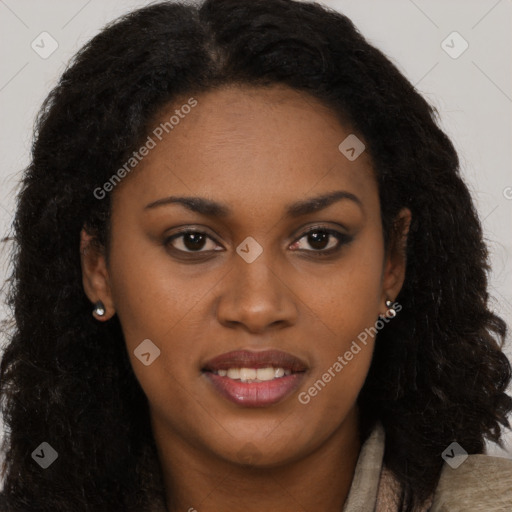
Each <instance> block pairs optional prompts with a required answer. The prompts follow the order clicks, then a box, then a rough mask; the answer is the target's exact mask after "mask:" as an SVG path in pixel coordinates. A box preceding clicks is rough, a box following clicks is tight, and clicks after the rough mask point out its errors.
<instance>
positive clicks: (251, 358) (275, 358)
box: [202, 350, 307, 373]
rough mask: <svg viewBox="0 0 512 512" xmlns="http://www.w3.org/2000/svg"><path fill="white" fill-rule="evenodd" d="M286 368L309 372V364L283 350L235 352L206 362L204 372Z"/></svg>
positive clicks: (293, 370)
mask: <svg viewBox="0 0 512 512" xmlns="http://www.w3.org/2000/svg"><path fill="white" fill-rule="evenodd" d="M268 366H273V367H274V368H284V369H285V370H291V371H292V372H294V373H296V372H303V371H305V370H307V364H306V363H305V362H304V361H302V360H301V359H299V358H298V357H295V356H293V355H292V354H289V353H288V352H283V351H281V350H265V351H261V352H254V351H251V350H234V351H232V352H226V353H225V354H221V355H220V356H217V357H214V358H213V359H210V360H209V361H207V362H206V364H205V365H204V366H203V368H202V369H203V371H209V372H214V371H217V370H229V369H230V368H266V367H268Z"/></svg>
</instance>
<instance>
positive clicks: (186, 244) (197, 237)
mask: <svg viewBox="0 0 512 512" xmlns="http://www.w3.org/2000/svg"><path fill="white" fill-rule="evenodd" d="M208 240H210V241H211V242H214V240H213V238H211V237H210V236H209V235H207V234H206V233H204V232H203V231H196V230H193V229H187V230H185V231H181V232H180V233H177V234H175V235H172V236H170V237H168V238H166V240H165V245H166V246H172V248H173V249H176V250H177V251H181V252H208V251H212V250H219V249H215V247H218V245H217V244H216V243H213V244H211V245H212V246H213V247H210V248H207V249H206V250H205V251H201V249H203V248H204V247H205V245H207V242H208ZM175 241H176V242H177V243H174V242H175Z"/></svg>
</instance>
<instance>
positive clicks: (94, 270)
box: [80, 227, 115, 321]
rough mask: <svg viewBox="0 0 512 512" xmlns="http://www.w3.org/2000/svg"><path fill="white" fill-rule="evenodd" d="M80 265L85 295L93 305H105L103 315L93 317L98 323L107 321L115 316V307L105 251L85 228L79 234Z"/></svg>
mask: <svg viewBox="0 0 512 512" xmlns="http://www.w3.org/2000/svg"><path fill="white" fill-rule="evenodd" d="M80 263H81V266H82V283H83V287H84V291H85V294H86V295H87V297H88V298H89V300H90V301H91V302H92V303H93V304H94V303H96V302H97V301H98V300H101V301H102V302H103V304H104V305H105V314H104V315H103V316H98V315H97V314H96V313H94V312H93V315H94V317H95V318H96V319H97V320H100V321H105V320H109V319H110V318H112V316H114V314H115V307H114V302H113V300H112V293H111V290H110V278H109V273H108V269H107V263H106V258H105V250H104V248H103V247H100V245H99V244H98V243H97V240H96V239H95V237H94V235H92V234H90V233H89V232H88V231H87V230H86V228H85V227H83V228H82V231H81V232H80Z"/></svg>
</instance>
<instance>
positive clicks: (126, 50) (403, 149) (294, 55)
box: [0, 0, 512, 512]
mask: <svg viewBox="0 0 512 512" xmlns="http://www.w3.org/2000/svg"><path fill="white" fill-rule="evenodd" d="M225 84H251V85H253V86H258V87H266V86H270V85H273V84H284V85H287V86H289V87H291V88H293V89H295V90H299V91H305V92H307V93H309V94H310V95H311V96H312V97H314V98H317V99H319V100H321V101H322V102H323V103H324V104H325V105H326V106H328V107H329V108H330V109H331V110H332V111H333V112H334V113H335V114H336V115H337V116H338V117H339V119H340V121H342V122H343V123H349V125H350V126H352V127H353V129H354V130H355V131H357V133H360V134H361V135H362V137H363V138H364V140H365V144H366V147H367V151H368V153H369V155H370V157H371V160H372V163H373V167H374V170H375V174H376V178H377V181H378V186H379V194H380V204H381V214H382V224H383V233H384V237H385V244H386V246H387V247H389V244H390V243H392V241H393V237H394V236H395V235H396V225H395V222H394V219H395V218H396V215H397V213H398V212H399V210H400V209H401V208H403V207H408V208H409V209H410V210H411V212H412V218H413V222H412V226H411V229H410V232H409V237H408V241H407V269H406V279H405V283H404V286H403V288H402V290H401V292H400V294H399V296H398V297H397V301H398V302H399V303H400V304H401V305H402V308H403V311H402V312H401V314H400V315H399V316H398V317H397V318H396V319H395V320H393V322H391V323H390V324H389V325H387V326H386V327H385V328H384V329H383V330H382V331H381V332H379V334H378V337H377V340H376V346H375V352H374V357H373V361H372V364H371V367H370V371H369V374H368V376H367V380H366V382H365V384H364V387H363V389H362V391H361V393H360V395H359V399H358V403H359V408H360V416H361V422H360V425H361V436H362V438H363V439H364V438H366V436H367V435H368V433H369V432H370V431H371V429H372V427H373V426H374V425H375V424H376V422H377V421H380V422H381V423H382V425H383V426H384V429H385V432H386V449H385V456H384V462H385V464H386V465H387V466H388V467H389V468H390V469H391V470H392V472H393V473H394V475H395V476H396V477H397V478H398V480H399V481H400V482H401V484H402V489H403V492H402V504H401V507H402V510H410V509H411V507H412V506H414V505H415V504H418V503H420V502H422V501H424V499H425V498H426V497H427V496H428V494H429V493H430V492H431V491H433V489H435V486H436V484H437V481H438V479H439V474H440V471H441V468H442V463H443V460H442V458H441V453H442V451H443V450H444V449H445V448H446V447H447V446H448V445H449V444H450V443H451V442H452V441H454V440H456V441H457V442H458V443H460V444H461V445H462V446H463V447H464V448H465V449H466V451H467V452H469V453H482V452H483V451H484V448H485V442H486V440H491V441H494V442H497V443H498V444H500V442H501V441H500V440H501V435H502V430H503V429H504V428H505V427H508V428H510V425H509V422H508V420H507V415H508V413H509V412H510V411H511V409H512V399H511V398H510V397H509V396H508V395H507V394H506V393H505V391H506V388H507V385H508V383H509V381H510V379H511V367H510V363H509V361H508V360H507V358H506V357H505V355H504V354H503V352H502V346H503V343H504V340H505V334H506V326H505V323H504V321H503V320H502V319H501V318H499V317H498V316H497V315H496V314H494V313H493V312H492V311H491V310H490V309H489V306H488V292H487V279H488V277H487V275H488V271H489V265H488V254H487V250H486V246H485V244H484V241H483V236H482V227H481V224H480V222H479V219H478V216H477V213H476V211H475V207H474V205H473V202H472V199H471V196H470V193H469V191H468V188H467V187H466V185H465V184H464V182H463V180H462V178H461V175H460V170H459V161H458V157H457V154H456V151H455V149H454V146H453V145H452V143H451V142H450V140H449V139H448V138H447V136H446V135H445V133H443V131H441V129H440V128H439V127H438V124H437V117H438V113H437V111H436V109H435V108H434V107H432V106H431V105H429V104H428V103H427V102H426V101H425V99H424V98H423V97H422V96H421V95H420V94H419V93H418V92H417V91H416V90H415V88H414V86H413V85H411V84H410V83H409V82H408V81H407V80H406V79H405V78H404V76H403V75H402V74H401V73H400V72H399V71H398V70H397V68H396V67H395V66H394V65H393V64H392V63H391V62H390V60H388V58H386V57H385V56H384V54H383V53H381V52H380V51H379V50H377V49H376V48H374V47H373V46H371V45H370V44H369V43H368V42H367V41H366V40H365V38H364V37H363V36H362V35H361V34H360V33H359V32H358V30H357V29H356V28H355V27H354V25H353V24H352V22H351V21H350V20H349V19H348V18H347V17H345V16H343V15H342V14H340V13H338V12H336V11H334V10H331V9H329V8H327V7H323V6H320V5H317V4H313V3H304V2H297V1H292V0H251V1H250V2H249V1H247V0H206V2H204V3H202V4H200V5H192V4H185V3H170V2H162V3H157V4H153V5H150V6H147V7H144V8H142V9H139V10H136V11H134V12H131V13H130V14H128V15H126V16H124V17H122V18H121V19H119V20H117V21H115V22H114V23H113V24H110V25H109V26H108V27H107V28H105V29H104V30H103V31H102V32H101V33H99V34H98V35H97V36H96V37H94V38H93V39H92V40H91V41H90V42H89V43H88V44H86V45H85V46H84V47H83V48H82V49H81V50H80V51H79V52H78V53H77V54H76V56H75V57H74V58H73V60H72V62H71V63H70V65H69V66H68V68H67V70H66V71H65V72H64V74H63V75H62V77H61V79H60V82H59V83H58V85H57V86H56V87H55V88H54V89H53V90H52V91H51V93H50V94H49V96H48V97H47V99H46V100H45V102H44V104H43V106H42V108H41V111H40V113H39V116H38V119H37V125H36V130H35V134H34V139H35V142H34V145H33V148H32V160H31V163H30V165H29V167H28V168H27V169H26V170H25V174H24V177H23V181H22V186H21V190H20V192H19V196H18V203H17V210H16V214H15V219H14V224H13V233H12V240H13V248H12V253H11V254H12V264H13V272H12V275H11V277H10V279H9V281H8V284H9V292H8V295H7V303H8V305H9V306H10V307H11V309H12V312H13V319H12V320H13V321H12V325H11V327H10V328H8V329H7V328H6V329H5V332H6V333H7V336H8V339H7V344H6V345H5V350H4V354H3V358H2V361H1V383H0V398H1V406H2V413H3V418H4V423H5V428H6V434H5V439H4V445H3V452H4V454H5V457H6V458H5V462H4V464H3V476H4V479H5V480H4V489H3V493H2V497H3V498H2V499H3V500H4V508H2V510H3V511H24V512H27V511H36V510H37V511H50V510H51V511H52V512H60V511H62V512H69V511H70V510H73V511H83V512H86V511H120V510H123V511H137V512H141V511H146V510H151V503H153V502H154V500H156V499H162V498H163V496H164V489H163V479H162V475H161V469H160V466H159V463H158V459H157V453H156V447H155V443H154V439H153V436H152V433H151V427H150V422H149V412H148V403H147V399H146V397H145V395H144V393H143V390H142V389H141V387H140V385H139V383H138V381H137V379H136V378H135V375H134V373H133V371H132V368H131V365H130V361H129V357H128V354H127V350H126V347H125V343H124V339H123V335H122V331H121V326H120V323H119V320H118V318H117V317H116V316H114V317H113V318H112V319H111V320H110V321H109V322H106V323H99V322H96V321H95V320H94V319H93V317H92V316H91V303H90V301H89V300H88V298H87V297H86V295H85V293H84V290H83V287H82V276H81V265H80V253H79V241H80V231H81V228H82V226H84V225H85V226H87V228H88V230H89V231H90V232H91V233H93V234H94V235H95V240H96V241H97V243H98V244H101V245H103V246H105V247H107V249H108V241H109V217H110V196H107V197H106V198H105V199H103V200H98V199H97V198H96V197H95V196H94V195H93V190H94V189H95V188H97V187H101V185H102V184H104V183H105V182H106V181H107V180H108V179H109V178H110V177H111V176H112V174H113V173H114V172H115V170H116V169H118V168H119V167H120V165H122V163H123V162H125V161H126V159H127V157H128V155H130V154H131V152H132V151H133V150H134V149H136V148H137V147H138V146H139V145H140V141H141V140H143V139H144V138H145V137H147V133H148V129H149V128H150V125H149V123H150V120H151V119H153V118H154V116H155V115H156V114H157V113H158V112H159V111H160V109H162V108H163V107H165V106H167V105H168V104H170V103H172V102H173V101H174V100H175V99H176V98H177V97H178V96H179V95H184V94H187V95H189V94H190V95H191V94H199V93H201V92H203V91H208V90H214V89H216V88H219V87H221V86H223V85H225ZM43 441H48V442H49V443H50V444H51V445H52V446H53V447H54V448H55V450H56V451H57V452H58V453H59V459H58V464H52V465H51V466H50V467H49V468H48V469H46V470H45V471H41V470H40V468H39V466H38V465H37V464H35V463H34V461H33V460H32V457H31V454H32V452H33V451H34V449H35V448H36V447H37V446H38V445H39V444H40V443H41V442H43Z"/></svg>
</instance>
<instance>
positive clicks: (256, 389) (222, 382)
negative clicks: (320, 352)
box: [205, 372, 304, 407]
mask: <svg viewBox="0 0 512 512" xmlns="http://www.w3.org/2000/svg"><path fill="white" fill-rule="evenodd" d="M205 375H206V377H207V378H208V379H209V380H210V382H211V383H212V384H213V386H214V389H215V390H216V391H218V392H219V393H220V394H221V395H222V396H224V398H227V399H228V400H230V401H231V402H233V403H235V404H237V405H241V406H243V407H267V406H268V405H272V404H275V403H277V402H280V401H281V400H283V399H284V398H285V397H287V396H288V395H290V394H291V393H292V392H293V391H294V390H295V389H296V388H297V387H298V386H299V384H300V382H301V380H302V379H303V377H304V372H302V373H292V374H291V375H286V376H284V377H279V378H278V379H273V380H269V381H266V382H242V381H240V380H233V379H230V378H229V377H221V376H220V375H217V374H216V373H212V372H205Z"/></svg>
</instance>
